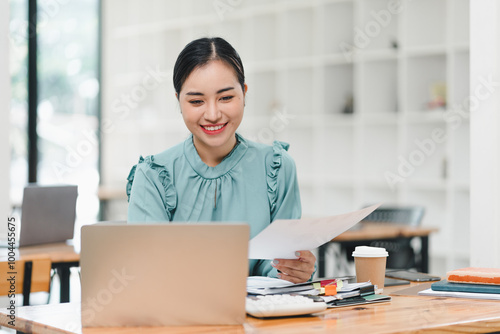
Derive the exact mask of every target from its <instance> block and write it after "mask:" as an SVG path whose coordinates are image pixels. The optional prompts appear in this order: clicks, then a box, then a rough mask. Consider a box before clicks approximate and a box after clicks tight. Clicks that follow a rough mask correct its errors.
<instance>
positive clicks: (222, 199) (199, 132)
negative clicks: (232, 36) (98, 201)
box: [127, 38, 316, 283]
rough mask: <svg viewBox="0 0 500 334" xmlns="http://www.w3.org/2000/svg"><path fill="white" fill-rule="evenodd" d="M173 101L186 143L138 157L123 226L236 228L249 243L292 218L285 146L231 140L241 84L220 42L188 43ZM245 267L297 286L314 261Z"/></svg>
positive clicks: (237, 67)
mask: <svg viewBox="0 0 500 334" xmlns="http://www.w3.org/2000/svg"><path fill="white" fill-rule="evenodd" d="M174 88H175V96H176V97H177V100H178V101H179V105H180V109H181V113H182V116H183V118H184V122H185V124H186V126H187V128H188V129H189V131H190V132H191V135H190V137H189V138H188V139H187V140H186V141H184V142H183V143H180V144H178V145H176V146H174V147H172V148H170V149H168V150H166V151H164V152H162V153H159V154H156V155H153V156H149V157H146V158H142V157H141V158H140V160H139V163H138V164H137V165H135V166H134V167H133V168H132V170H131V172H130V175H129V177H128V180H129V183H128V185H127V194H128V196H129V209H128V220H129V221H130V222H135V221H138V222H145V221H179V222H182V221H235V222H236V221H244V222H247V223H248V224H249V225H250V234H251V237H254V236H255V235H257V234H258V233H259V232H260V231H261V230H263V229H264V228H265V227H266V226H267V225H268V224H269V223H271V222H272V221H274V220H275V219H298V218H300V215H301V205H300V195H299V188H298V185H297V175H296V170H295V163H294V161H293V160H292V158H291V157H290V156H289V155H288V154H287V152H286V150H287V149H288V144H285V143H280V142H274V144H273V145H272V146H268V145H263V144H259V143H255V142H251V141H248V140H246V139H244V138H243V137H242V136H240V135H239V134H237V133H236V130H237V129H238V126H239V125H240V123H241V120H242V118H243V110H244V105H245V94H246V92H247V85H246V84H245V75H244V70H243V64H242V62H241V59H240V57H239V55H238V53H237V52H236V50H234V48H233V47H232V46H231V45H230V44H229V43H228V42H226V41H225V40H224V39H222V38H201V39H198V40H195V41H192V42H191V43H189V44H188V45H187V46H186V47H185V48H184V50H182V52H181V53H180V54H179V57H178V58H177V61H176V63H175V67H174ZM296 256H297V259H275V260H273V261H268V260H251V261H250V263H249V275H261V276H269V277H278V278H282V279H285V280H288V281H291V282H294V283H298V282H305V281H307V280H309V279H310V278H311V275H312V274H313V272H314V264H315V260H316V258H315V257H314V255H313V254H312V253H311V252H310V251H307V250H301V251H298V252H296Z"/></svg>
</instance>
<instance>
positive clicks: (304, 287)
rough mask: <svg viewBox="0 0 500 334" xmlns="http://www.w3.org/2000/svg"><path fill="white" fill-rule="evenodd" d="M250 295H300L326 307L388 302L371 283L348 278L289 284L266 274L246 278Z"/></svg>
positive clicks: (389, 298) (388, 299) (387, 297)
mask: <svg viewBox="0 0 500 334" xmlns="http://www.w3.org/2000/svg"><path fill="white" fill-rule="evenodd" d="M247 293H248V294H250V295H269V294H300V295H306V296H311V297H312V296H314V297H315V298H321V299H322V300H323V301H325V302H326V303H327V305H328V307H329V308H334V307H342V306H351V305H359V304H368V303H377V302H384V301H390V300H391V297H389V296H385V295H377V294H375V289H374V286H373V285H372V284H371V282H362V283H348V278H332V279H321V280H316V281H312V282H306V283H299V284H293V283H290V282H288V281H285V280H281V279H277V278H269V277H255V276H253V277H249V278H248V279H247Z"/></svg>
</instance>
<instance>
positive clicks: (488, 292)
mask: <svg viewBox="0 0 500 334" xmlns="http://www.w3.org/2000/svg"><path fill="white" fill-rule="evenodd" d="M419 294H420V295H431V296H444V297H461V298H479V299H496V300H500V268H473V267H470V268H462V269H457V270H453V271H450V272H448V273H447V274H446V279H445V280H442V281H440V282H436V283H433V284H432V285H431V289H428V290H424V291H421V292H419Z"/></svg>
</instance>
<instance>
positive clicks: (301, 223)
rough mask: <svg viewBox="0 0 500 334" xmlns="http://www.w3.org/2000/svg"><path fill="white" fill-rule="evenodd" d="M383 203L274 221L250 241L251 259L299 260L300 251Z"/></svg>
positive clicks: (331, 236)
mask: <svg viewBox="0 0 500 334" xmlns="http://www.w3.org/2000/svg"><path fill="white" fill-rule="evenodd" d="M380 204H381V203H379V204H376V205H372V206H369V207H367V208H364V209H361V210H358V211H354V212H350V213H345V214H342V215H337V216H331V217H322V218H307V219H289V220H275V221H274V222H273V223H272V224H269V226H268V227H266V228H265V229H264V230H262V231H261V232H260V233H259V234H257V235H256V236H255V237H254V238H252V240H250V245H249V247H250V249H249V252H248V258H249V259H270V260H272V259H296V258H297V257H296V256H295V252H296V251H298V250H312V249H315V248H317V247H319V246H321V245H323V244H325V243H327V242H329V241H330V240H332V239H333V238H335V237H336V236H337V235H339V234H341V233H342V232H345V231H347V230H348V229H350V228H351V227H353V226H354V225H355V224H356V223H358V222H360V221H361V220H362V219H363V218H365V217H366V216H368V215H369V214H370V213H372V212H373V211H374V210H375V209H376V208H378V207H379V206H380Z"/></svg>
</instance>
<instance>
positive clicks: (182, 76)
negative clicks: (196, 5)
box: [174, 37, 245, 97]
mask: <svg viewBox="0 0 500 334" xmlns="http://www.w3.org/2000/svg"><path fill="white" fill-rule="evenodd" d="M211 60H222V61H224V62H225V63H227V64H228V65H230V66H231V67H232V68H233V69H234V72H235V73H236V77H237V78H238V82H239V83H240V85H241V88H242V89H243V91H245V71H244V70H243V63H242V62H241V59H240V56H239V55H238V52H236V50H235V49H234V48H233V47H232V46H231V44H229V43H228V42H227V41H226V40H224V39H223V38H220V37H213V38H208V37H204V38H200V39H196V40H194V41H192V42H190V43H189V44H188V45H186V46H185V47H184V49H183V50H182V51H181V53H180V54H179V56H178V57H177V60H176V62H175V66H174V88H175V92H176V93H177V97H179V94H180V91H181V88H182V85H184V82H185V81H186V79H187V77H188V76H189V74H191V72H192V71H193V70H194V69H195V68H197V67H201V66H204V65H206V64H208V62H210V61H211Z"/></svg>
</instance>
